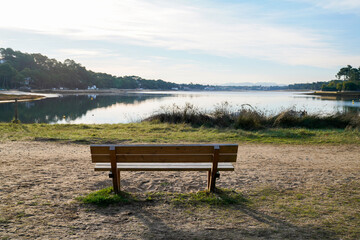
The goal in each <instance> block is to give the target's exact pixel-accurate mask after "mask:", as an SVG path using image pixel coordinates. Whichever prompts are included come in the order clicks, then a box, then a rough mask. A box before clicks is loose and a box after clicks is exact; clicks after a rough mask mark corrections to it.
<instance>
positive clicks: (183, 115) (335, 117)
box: [145, 102, 360, 130]
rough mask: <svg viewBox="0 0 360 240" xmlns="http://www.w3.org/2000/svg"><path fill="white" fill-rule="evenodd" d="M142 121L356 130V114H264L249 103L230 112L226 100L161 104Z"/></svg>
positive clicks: (359, 123)
mask: <svg viewBox="0 0 360 240" xmlns="http://www.w3.org/2000/svg"><path fill="white" fill-rule="evenodd" d="M145 121H155V122H161V123H175V124H177V123H186V124H190V125H192V126H193V127H200V126H205V127H219V128H234V129H243V130H260V129H268V128H309V129H332V128H336V129H357V130H358V129H360V115H359V113H335V114H332V115H320V114H308V113H307V112H306V111H297V110H293V109H288V110H284V111H282V112H280V113H278V114H273V115H267V114H265V113H264V112H263V111H261V110H257V109H255V108H253V107H252V106H250V105H247V104H246V105H242V106H241V107H240V108H239V109H238V110H237V111H231V110H230V106H229V104H228V103H227V102H225V103H222V104H219V105H217V106H215V109H214V110H213V111H211V112H207V111H203V110H200V109H198V108H196V107H195V106H194V105H192V104H190V103H186V104H185V106H184V107H179V106H177V105H172V106H170V107H164V108H162V109H161V110H160V111H159V112H157V113H154V114H153V115H152V116H151V117H149V118H147V119H145Z"/></svg>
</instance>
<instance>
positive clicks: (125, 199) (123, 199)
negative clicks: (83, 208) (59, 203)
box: [76, 187, 136, 207]
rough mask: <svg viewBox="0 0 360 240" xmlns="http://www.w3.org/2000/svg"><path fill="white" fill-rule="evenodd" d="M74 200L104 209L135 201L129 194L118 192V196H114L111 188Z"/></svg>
mask: <svg viewBox="0 0 360 240" xmlns="http://www.w3.org/2000/svg"><path fill="white" fill-rule="evenodd" d="M76 200H78V201H80V202H82V203H85V204H94V205H97V206H102V207H106V206H108V205H110V204H116V203H118V204H119V203H130V202H133V201H136V199H135V198H134V197H133V196H132V195H131V194H129V193H125V192H120V193H119V194H115V193H114V192H113V188H112V187H108V188H104V189H101V190H99V191H96V192H92V193H89V194H88V195H86V196H82V197H77V198H76Z"/></svg>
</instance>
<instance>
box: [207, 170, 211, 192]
mask: <svg viewBox="0 0 360 240" xmlns="http://www.w3.org/2000/svg"><path fill="white" fill-rule="evenodd" d="M210 179H211V170H209V171H208V177H207V190H208V191H210Z"/></svg>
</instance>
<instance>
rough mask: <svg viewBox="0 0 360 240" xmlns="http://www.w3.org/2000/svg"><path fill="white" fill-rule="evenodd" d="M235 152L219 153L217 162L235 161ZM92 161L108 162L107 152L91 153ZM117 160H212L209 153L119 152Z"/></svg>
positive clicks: (171, 161) (173, 161)
mask: <svg viewBox="0 0 360 240" xmlns="http://www.w3.org/2000/svg"><path fill="white" fill-rule="evenodd" d="M236 157H237V156H236V154H220V156H219V162H236ZM91 158H92V162H93V163H97V162H110V155H109V154H101V155H92V156H91ZM116 160H117V162H160V163H161V162H164V163H165V162H167V163H176V162H195V163H196V162H212V160H213V156H212V155H211V154H206V155H205V154H204V155H200V154H199V155H194V154H188V155H179V154H157V155H155V154H131V155H125V154H119V155H116Z"/></svg>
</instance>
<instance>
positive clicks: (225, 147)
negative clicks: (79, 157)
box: [90, 144, 238, 154]
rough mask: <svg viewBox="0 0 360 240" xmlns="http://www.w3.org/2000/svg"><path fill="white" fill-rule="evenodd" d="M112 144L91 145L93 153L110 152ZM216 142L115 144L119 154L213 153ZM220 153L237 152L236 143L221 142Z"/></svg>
mask: <svg viewBox="0 0 360 240" xmlns="http://www.w3.org/2000/svg"><path fill="white" fill-rule="evenodd" d="M109 146H110V145H91V146H90V149H91V154H108V153H109ZM214 146H216V144H204V145H117V146H116V145H115V149H116V153H117V154H190V153H197V154H206V153H213V152H214ZM218 146H220V153H237V149H238V145H236V144H219V145H218Z"/></svg>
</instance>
